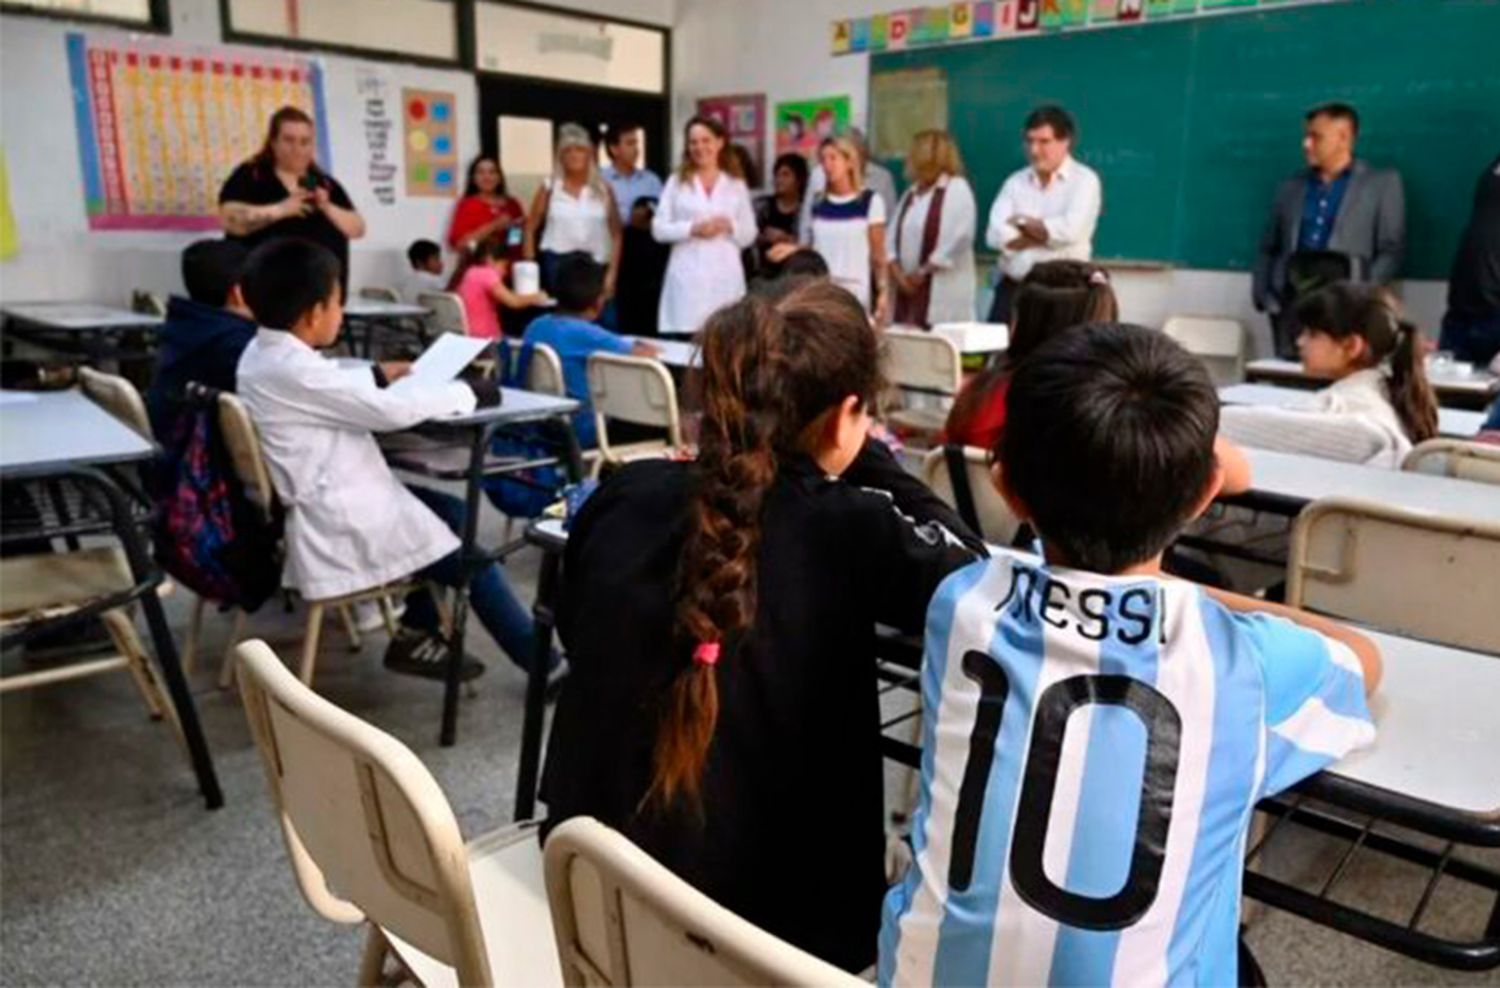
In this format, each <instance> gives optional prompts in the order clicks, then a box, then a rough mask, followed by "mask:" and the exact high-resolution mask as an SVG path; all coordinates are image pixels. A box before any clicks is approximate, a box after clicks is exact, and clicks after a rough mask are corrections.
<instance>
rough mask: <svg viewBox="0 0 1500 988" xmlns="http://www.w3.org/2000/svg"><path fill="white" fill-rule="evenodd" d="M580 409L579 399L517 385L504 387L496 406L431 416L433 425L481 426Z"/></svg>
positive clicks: (551, 416) (517, 421) (537, 418)
mask: <svg viewBox="0 0 1500 988" xmlns="http://www.w3.org/2000/svg"><path fill="white" fill-rule="evenodd" d="M577 410H578V402H576V401H574V400H573V399H572V398H559V397H557V396H556V395H544V394H538V393H537V392H535V391H521V390H519V389H517V388H501V389H500V404H498V405H496V406H495V407H494V408H479V409H475V410H474V411H472V412H469V413H467V414H465V415H451V416H447V417H445V418H440V419H432V420H431V421H432V424H441V425H478V424H480V423H488V422H500V423H519V422H536V421H539V420H541V419H550V418H555V417H557V416H559V415H568V414H571V413H572V412H576V411H577Z"/></svg>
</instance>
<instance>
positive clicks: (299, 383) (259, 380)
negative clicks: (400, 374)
mask: <svg viewBox="0 0 1500 988" xmlns="http://www.w3.org/2000/svg"><path fill="white" fill-rule="evenodd" d="M236 380H237V388H238V392H239V396H240V399H241V400H242V401H244V403H245V406H246V407H247V408H248V409H249V410H250V415H251V417H252V418H253V419H254V420H255V426H256V429H257V430H258V431H259V433H260V441H261V446H262V448H263V449H264V450H265V455H266V463H267V466H269V468H270V471H271V481H272V483H274V484H275V486H276V494H277V496H278V497H279V498H281V503H282V505H283V506H284V507H285V508H286V511H287V515H286V568H285V570H284V572H283V573H282V581H283V583H285V584H286V585H287V586H289V587H292V588H294V589H296V590H297V591H299V592H300V593H301V594H302V596H304V597H306V598H307V599H308V600H324V599H327V598H329V597H337V596H341V595H343V594H349V593H354V592H356V591H359V590H367V589H369V588H370V587H375V586H379V585H380V584H382V583H387V582H389V581H391V580H396V579H400V578H401V577H404V576H408V575H410V574H412V573H414V572H416V571H417V570H419V569H421V568H422V567H424V566H426V565H428V564H429V563H434V562H436V561H437V560H439V559H441V558H443V557H444V556H446V555H448V554H449V553H451V552H453V551H454V550H455V549H457V548H458V547H459V541H458V538H457V537H456V536H455V535H454V534H453V532H452V531H450V530H449V528H448V526H447V525H446V524H444V523H443V521H442V519H440V518H439V517H438V516H437V515H435V514H433V513H432V511H431V510H430V509H429V508H428V507H427V506H426V505H424V504H423V503H422V502H421V501H419V500H417V498H416V496H415V495H413V494H412V493H411V492H410V491H408V490H407V489H406V487H405V486H404V485H403V484H402V483H401V482H400V481H399V480H397V479H396V476H395V474H393V473H391V469H390V467H388V466H387V465H386V462H385V457H384V456H382V455H381V452H380V447H379V446H377V445H376V443H375V436H374V433H376V432H388V431H394V430H398V429H406V428H410V427H411V426H414V425H416V424H417V423H419V422H422V421H425V420H427V419H430V418H435V417H437V416H441V415H450V414H458V413H463V412H471V411H473V410H474V392H473V391H472V390H471V389H470V388H469V386H468V385H466V384H463V383H460V382H455V383H453V384H447V385H443V386H441V387H430V388H428V387H424V388H420V389H419V388H412V389H411V390H398V391H394V392H393V391H390V390H388V389H383V388H380V387H378V386H377V385H376V384H375V378H374V375H372V374H369V373H359V372H357V371H349V370H347V369H343V368H340V367H338V366H337V365H336V364H334V363H333V362H332V361H331V360H328V359H327V358H325V357H323V356H322V355H321V354H319V353H318V352H317V351H316V350H314V349H313V348H312V347H310V346H308V345H307V344H306V343H303V342H302V341H301V340H299V339H297V338H296V337H295V336H293V335H292V334H291V333H286V332H282V331H280V330H274V329H261V330H260V331H259V332H257V333H256V335H255V339H253V340H251V341H250V345H249V346H247V347H246V348H245V352H244V354H242V355H241V356H240V362H239V369H238V372H237V376H236Z"/></svg>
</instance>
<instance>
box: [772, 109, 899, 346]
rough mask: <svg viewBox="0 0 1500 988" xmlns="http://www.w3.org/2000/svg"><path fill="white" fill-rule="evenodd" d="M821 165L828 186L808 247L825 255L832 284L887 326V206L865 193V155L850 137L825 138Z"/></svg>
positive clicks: (816, 206)
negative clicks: (847, 292) (845, 290)
mask: <svg viewBox="0 0 1500 988" xmlns="http://www.w3.org/2000/svg"><path fill="white" fill-rule="evenodd" d="M818 160H819V162H820V163H821V164H822V166H823V173H824V174H825V175H827V176H828V185H827V188H825V189H824V190H823V192H822V193H821V194H819V195H818V197H817V200H816V201H815V202H814V203H813V205H812V209H811V211H810V214H809V216H810V219H809V222H808V224H807V229H806V231H805V232H804V235H803V238H804V242H805V243H806V244H807V246H809V247H811V248H812V249H813V250H815V251H817V252H818V253H819V254H821V255H823V260H824V261H826V262H828V274H829V277H831V278H832V279H833V281H834V284H837V285H840V286H842V287H844V288H846V289H848V290H849V291H850V292H851V293H852V294H853V295H854V297H855V298H857V299H859V304H860V305H862V306H864V308H865V311H866V312H867V313H869V314H870V315H871V316H872V317H873V318H874V319H875V321H876V322H877V323H880V322H884V321H885V319H886V316H887V315H888V312H889V310H888V309H887V303H888V301H889V299H888V293H887V290H886V261H885V203H884V202H882V201H881V199H880V197H879V196H878V195H876V194H875V191H874V190H873V189H867V188H865V180H864V175H865V162H864V156H863V155H861V154H860V151H859V145H857V144H855V143H854V141H853V140H852V139H850V138H849V137H846V136H840V137H829V138H827V139H825V140H824V141H823V144H822V145H821V146H820V147H819V148H818ZM773 260H780V258H773ZM872 283H873V285H874V290H873V292H872V290H871V285H872Z"/></svg>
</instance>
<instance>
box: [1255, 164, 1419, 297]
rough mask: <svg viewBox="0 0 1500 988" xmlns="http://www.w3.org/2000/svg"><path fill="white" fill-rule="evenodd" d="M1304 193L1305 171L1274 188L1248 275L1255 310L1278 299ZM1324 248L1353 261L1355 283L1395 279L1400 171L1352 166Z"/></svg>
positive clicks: (1400, 247) (1400, 230)
mask: <svg viewBox="0 0 1500 988" xmlns="http://www.w3.org/2000/svg"><path fill="white" fill-rule="evenodd" d="M1306 192H1307V171H1306V170H1305V169H1304V170H1303V171H1299V172H1298V173H1297V174H1295V175H1293V176H1292V177H1291V178H1288V179H1287V180H1286V181H1284V182H1282V183H1281V185H1280V187H1278V188H1277V190H1276V200H1275V203H1274V205H1273V206H1272V209H1271V215H1270V217H1269V218H1268V219H1267V221H1266V228H1265V232H1264V233H1262V234H1261V238H1260V251H1259V253H1258V255H1257V256H1256V259H1255V269H1254V272H1253V276H1252V284H1251V292H1252V297H1253V298H1254V300H1255V307H1256V308H1257V309H1265V308H1266V306H1267V303H1268V302H1269V303H1272V305H1273V307H1274V306H1275V305H1276V304H1278V303H1279V301H1280V299H1281V298H1282V295H1283V292H1284V290H1285V288H1286V266H1287V259H1288V258H1290V257H1291V256H1292V255H1293V254H1294V253H1296V251H1297V228H1298V226H1299V225H1300V224H1301V222H1302V200H1303V196H1304V195H1306ZM1328 249H1329V250H1331V251H1336V252H1337V253H1340V254H1347V255H1348V256H1349V257H1350V258H1351V259H1352V260H1353V262H1354V263H1353V271H1354V279H1355V280H1356V281H1371V282H1374V283H1376V284H1380V285H1384V284H1388V283H1389V282H1391V281H1392V280H1393V279H1394V278H1395V277H1396V275H1397V273H1398V272H1399V271H1400V270H1401V255H1402V254H1403V253H1404V252H1405V250H1406V194H1405V192H1404V191H1403V190H1402V188H1401V174H1400V173H1399V172H1397V171H1394V170H1386V169H1378V168H1371V167H1370V166H1369V165H1367V164H1365V163H1364V162H1363V161H1359V160H1356V161H1355V162H1354V165H1353V174H1351V175H1350V176H1349V187H1348V188H1347V189H1345V190H1344V200H1343V202H1342V203H1341V204H1340V205H1339V213H1338V216H1336V217H1335V218H1334V221H1333V233H1332V235H1331V236H1330V237H1329V238H1328Z"/></svg>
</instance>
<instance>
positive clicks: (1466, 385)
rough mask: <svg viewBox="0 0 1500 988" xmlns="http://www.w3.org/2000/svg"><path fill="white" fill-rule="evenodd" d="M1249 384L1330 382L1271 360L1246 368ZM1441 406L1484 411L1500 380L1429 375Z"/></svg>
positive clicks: (1484, 374) (1475, 373)
mask: <svg viewBox="0 0 1500 988" xmlns="http://www.w3.org/2000/svg"><path fill="white" fill-rule="evenodd" d="M1245 379H1246V380H1247V381H1252V382H1253V381H1272V382H1275V383H1277V384H1285V385H1288V386H1289V387H1294V388H1322V387H1327V386H1328V382H1326V381H1320V380H1317V379H1315V378H1311V377H1308V376H1307V373H1306V372H1305V371H1304V370H1303V369H1302V364H1301V362H1300V361H1296V360H1282V359H1280V358H1278V357H1267V358H1263V359H1261V360H1252V361H1250V362H1249V363H1248V364H1246V365H1245ZM1428 380H1429V381H1431V382H1432V390H1433V391H1434V392H1435V393H1436V394H1437V399H1438V402H1439V403H1440V404H1444V405H1452V406H1453V407H1455V408H1469V409H1482V408H1484V407H1485V406H1486V405H1488V404H1489V403H1490V402H1491V401H1492V400H1494V398H1495V397H1496V396H1497V395H1500V377H1496V376H1495V375H1494V374H1491V373H1490V372H1489V371H1487V370H1485V369H1484V368H1476V369H1474V370H1472V371H1469V372H1468V373H1459V372H1458V371H1455V370H1453V369H1452V368H1447V369H1443V370H1434V371H1432V372H1431V373H1430V374H1429V375H1428Z"/></svg>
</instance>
